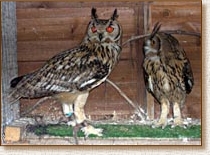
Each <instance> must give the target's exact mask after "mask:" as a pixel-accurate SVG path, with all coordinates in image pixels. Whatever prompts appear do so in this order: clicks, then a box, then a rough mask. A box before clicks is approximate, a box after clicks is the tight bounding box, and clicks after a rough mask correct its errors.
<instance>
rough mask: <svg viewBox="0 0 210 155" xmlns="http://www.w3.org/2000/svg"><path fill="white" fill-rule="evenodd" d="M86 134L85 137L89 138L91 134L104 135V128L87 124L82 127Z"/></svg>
mask: <svg viewBox="0 0 210 155" xmlns="http://www.w3.org/2000/svg"><path fill="white" fill-rule="evenodd" d="M81 130H82V131H83V132H84V134H85V138H87V137H88V136H89V135H90V134H93V135H97V136H99V137H101V136H103V134H102V132H103V129H101V128H94V127H93V126H92V125H87V126H85V127H83V128H82V129H81Z"/></svg>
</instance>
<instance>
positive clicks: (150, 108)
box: [144, 2, 155, 120]
mask: <svg viewBox="0 0 210 155" xmlns="http://www.w3.org/2000/svg"><path fill="white" fill-rule="evenodd" d="M149 5H150V2H144V33H145V34H147V33H148V30H149V26H150V24H151V21H150V20H151V19H150V18H151V15H150V11H151V10H150V8H149ZM146 103H147V110H146V112H147V119H148V120H153V119H154V112H155V107H154V98H153V96H152V95H151V94H150V93H148V92H146Z"/></svg>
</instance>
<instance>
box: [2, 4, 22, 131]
mask: <svg viewBox="0 0 210 155" xmlns="http://www.w3.org/2000/svg"><path fill="white" fill-rule="evenodd" d="M1 11H2V19H1V21H2V25H1V27H2V79H1V80H2V97H1V100H2V102H1V116H2V117H1V118H2V128H1V129H3V128H4V126H5V125H8V124H10V123H11V122H12V121H13V120H15V119H18V118H19V102H17V103H14V104H9V103H8V101H7V100H8V99H7V97H8V91H9V87H10V81H11V79H12V78H14V77H16V76H17V37H16V35H17V26H16V3H15V2H2V10H1Z"/></svg>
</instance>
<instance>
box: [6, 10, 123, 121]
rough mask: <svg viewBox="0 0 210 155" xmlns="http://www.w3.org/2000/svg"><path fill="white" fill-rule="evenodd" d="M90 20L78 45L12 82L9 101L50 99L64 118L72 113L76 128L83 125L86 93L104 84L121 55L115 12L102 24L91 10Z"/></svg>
mask: <svg viewBox="0 0 210 155" xmlns="http://www.w3.org/2000/svg"><path fill="white" fill-rule="evenodd" d="M91 17H92V19H91V21H90V22H89V25H88V27H87V31H86V35H85V37H84V39H83V41H82V42H81V44H80V45H79V46H77V47H75V48H73V49H69V50H66V51H64V52H61V53H60V54H57V55H55V56H54V57H53V58H51V59H50V60H48V61H47V62H46V63H45V64H44V65H43V66H42V67H41V68H40V69H38V70H36V71H34V72H32V73H29V74H27V75H23V76H20V77H17V78H15V79H13V80H12V81H11V88H12V91H11V93H10V98H12V99H13V100H17V99H20V98H40V97H44V96H53V97H54V98H55V99H57V100H58V101H59V102H61V103H62V105H63V112H64V114H65V115H67V116H68V115H71V113H74V115H75V121H76V124H80V123H82V122H84V121H85V119H86V117H85V114H84V105H85V103H86V100H87V97H88V94H89V91H90V90H92V89H93V88H95V87H97V86H98V85H100V84H101V83H102V82H104V81H105V80H106V78H107V77H108V76H109V74H110V73H111V71H112V70H113V68H114V66H115V65H116V63H117V62H118V60H119V55H120V52H121V36H122V29H121V26H120V25H119V23H118V21H117V17H118V15H117V10H115V11H114V13H113V15H112V16H111V18H110V19H106V20H105V19H99V18H98V16H97V14H96V9H95V8H93V9H92V13H91Z"/></svg>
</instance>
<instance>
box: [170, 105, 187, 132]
mask: <svg viewBox="0 0 210 155" xmlns="http://www.w3.org/2000/svg"><path fill="white" fill-rule="evenodd" d="M173 117H174V123H173V125H172V126H171V127H172V128H173V127H175V126H181V127H184V128H185V127H186V126H185V125H184V121H183V119H182V114H181V108H180V104H179V103H177V102H174V104H173Z"/></svg>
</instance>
